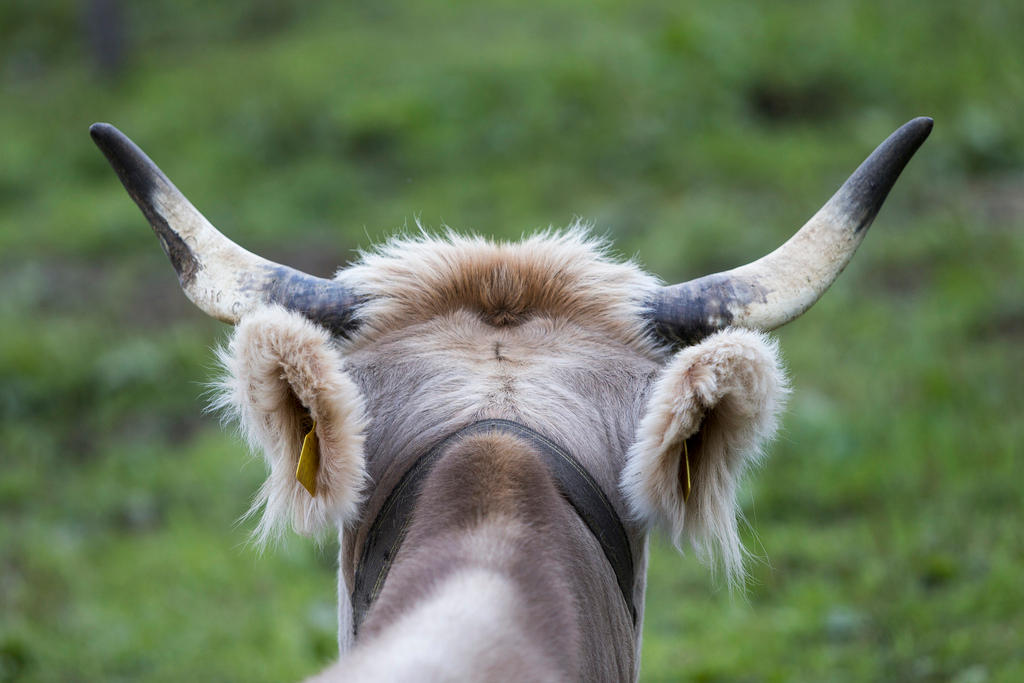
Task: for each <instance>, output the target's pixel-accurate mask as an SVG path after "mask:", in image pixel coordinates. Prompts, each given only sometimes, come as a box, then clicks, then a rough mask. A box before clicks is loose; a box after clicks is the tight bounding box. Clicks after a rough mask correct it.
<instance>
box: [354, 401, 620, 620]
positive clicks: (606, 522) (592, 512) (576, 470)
mask: <svg viewBox="0 0 1024 683" xmlns="http://www.w3.org/2000/svg"><path fill="white" fill-rule="evenodd" d="M493 432H503V433H506V434H512V435H514V436H517V437H519V438H521V439H523V440H525V441H526V442H528V443H529V444H530V445H531V446H533V447H534V448H535V449H536V451H537V452H538V453H539V454H540V455H541V457H542V460H543V462H544V464H545V465H546V466H547V467H548V470H549V471H550V472H551V475H552V477H553V478H554V480H555V485H556V487H557V488H558V491H559V493H561V494H562V497H564V498H565V500H566V501H567V502H568V503H569V504H570V505H571V506H572V507H573V509H574V510H576V513H577V514H578V515H579V517H580V519H582V520H583V523H584V524H586V525H587V528H588V529H590V532H591V533H592V534H593V535H594V537H595V538H596V539H597V542H598V543H599V544H600V546H601V550H603V551H604V556H605V558H607V560H608V563H609V564H610V565H611V569H612V571H613V572H614V573H615V579H616V582H617V583H618V585H619V590H620V591H621V593H622V599H623V600H624V601H625V605H626V609H627V611H628V612H629V614H630V616H631V617H632V619H633V624H634V625H636V607H635V606H634V605H633V597H632V595H633V579H634V568H633V553H632V551H631V550H630V546H629V537H628V536H627V535H626V529H625V527H624V526H623V525H622V520H621V519H620V518H619V516H618V514H616V512H615V508H613V507H612V504H611V502H610V501H609V500H608V497H607V496H606V495H605V494H604V491H602V490H601V487H600V485H598V483H597V482H596V481H594V478H593V477H592V476H590V473H589V472H587V470H586V468H585V467H583V465H582V464H581V463H580V461H579V460H577V459H576V458H575V457H573V456H572V454H571V453H569V451H567V450H566V449H564V448H562V446H560V445H559V444H557V443H556V442H554V441H552V440H551V439H549V438H548V437H546V436H544V435H543V434H540V433H538V432H535V431H534V430H532V429H530V428H529V427H527V426H525V425H522V424H519V423H518V422H512V421H511V420H501V419H488V420H480V421H479V422H473V423H470V424H468V425H466V426H465V427H463V428H461V429H459V430H457V431H454V432H452V433H451V434H448V435H447V436H445V437H443V438H442V439H441V440H440V441H439V442H437V443H436V444H434V445H433V446H431V447H430V448H429V449H428V450H427V451H426V452H424V453H423V454H422V455H420V456H419V457H418V458H416V460H415V462H413V465H412V466H411V467H410V468H409V469H408V470H406V472H405V474H403V475H402V478H401V479H400V480H399V481H398V484H397V485H396V486H395V488H393V489H392V490H391V493H389V494H388V497H387V500H385V501H384V505H383V506H382V507H381V509H380V512H378V513H377V517H376V518H375V519H374V520H373V524H372V525H371V526H370V530H369V532H368V533H367V535H366V540H365V541H364V542H363V549H362V553H361V554H360V559H359V564H358V565H357V566H356V575H355V585H354V587H353V590H352V611H353V626H354V628H355V630H356V632H358V630H359V626H360V624H362V622H363V619H364V618H365V617H366V613H367V612H368V611H369V609H370V606H371V605H372V604H373V602H374V600H376V598H377V596H378V595H379V594H380V591H381V589H382V588H383V586H384V581H385V580H386V579H387V575H388V571H389V570H390V569H391V564H392V562H393V561H394V559H395V556H396V555H397V554H398V550H399V548H400V547H401V545H402V541H403V540H404V539H405V535H406V533H407V532H408V530H409V525H410V523H411V522H412V516H413V509H414V507H415V504H416V497H417V495H418V494H419V490H420V488H421V486H422V483H423V481H424V479H426V476H427V474H428V473H429V472H430V470H431V469H432V468H433V466H434V464H435V463H436V462H437V460H438V458H439V457H440V456H441V455H442V454H443V453H444V452H445V450H446V449H447V447H448V446H450V445H451V444H452V442H453V441H454V440H455V439H456V438H459V437H466V436H470V435H474V434H484V433H493Z"/></svg>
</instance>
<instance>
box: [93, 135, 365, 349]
mask: <svg viewBox="0 0 1024 683" xmlns="http://www.w3.org/2000/svg"><path fill="white" fill-rule="evenodd" d="M89 134H90V135H91V136H92V139H93V141H94V142H95V143H96V145H97V146H98V147H99V148H100V150H101V151H102V152H103V154H104V155H105V156H106V157H107V160H108V161H109V162H110V165H111V166H113V167H114V171H115V172H116V173H117V177H118V178H120V179H121V183H122V184H123V185H124V187H125V189H126V190H128V194H129V195H131V198H132V199H134V200H135V203H136V204H138V205H139V208H140V209H142V213H143V214H144V215H145V216H146V218H147V219H148V220H149V224H150V225H151V226H152V227H153V232H155V233H156V236H157V237H158V238H159V239H160V244H161V246H163V248H164V252H165V253H166V254H167V256H168V258H170V260H171V265H173V266H174V270H175V271H177V273H178V281H179V282H181V288H182V289H183V290H185V295H186V296H187V297H188V298H189V300H190V301H192V303H194V304H195V305H196V306H198V307H199V308H200V309H201V310H202V311H203V312H205V313H207V314H208V315H211V316H213V317H214V318H217V319H218V320H223V321H224V322H227V323H237V322H238V320H239V319H240V318H241V317H242V315H244V314H245V313H246V312H248V311H250V310H252V309H253V308H255V307H257V306H259V305H261V304H269V303H276V304H280V305H282V306H284V307H285V308H288V309H290V310H293V311H296V312H299V313H302V314H304V315H305V316H306V317H308V318H310V319H311V320H314V321H316V322H318V323H320V324H322V325H324V326H325V327H327V328H328V329H330V330H332V331H334V332H337V333H339V334H344V333H345V332H347V331H349V330H351V329H352V327H353V326H354V316H353V311H354V309H355V306H356V304H357V303H358V302H357V299H356V297H355V296H354V295H353V293H352V292H351V291H350V290H349V289H347V288H346V287H343V286H342V285H341V284H339V283H337V282H335V281H334V280H326V279H324V278H318V277H314V276H312V275H307V274H306V273H303V272H301V271H298V270H295V269H293V268H289V267H288V266H282V265H279V264H277V263H274V262H273V261H268V260H267V259H265V258H262V257H260V256H257V255H256V254H253V253H250V252H248V251H246V250H245V249H243V248H242V247H240V246H238V245H237V244H235V243H234V242H232V241H231V240H229V239H228V238H227V237H225V236H224V235H222V234H221V233H220V232H219V231H218V230H217V229H216V228H215V227H213V225H211V224H210V222H209V221H208V220H206V218H204V217H203V215H202V214H201V213H199V211H197V210H196V208H195V207H194V206H192V204H190V203H189V201H188V200H187V199H185V196H184V195H183V194H182V193H181V192H180V191H179V190H178V188H176V187H175V186H174V184H173V183H172V182H171V181H170V180H168V178H167V176H165V175H164V174H163V172H162V171H161V170H160V169H159V168H157V166H156V164H154V163H153V162H152V160H151V159H150V158H149V157H148V156H146V154H145V152H143V151H142V150H141V149H139V148H138V146H136V145H135V143H134V142H132V141H131V140H129V139H128V137H127V136H126V135H124V134H123V133H122V132H121V131H119V130H118V129H117V128H114V127H113V126H111V125H110V124H109V123H94V124H93V125H92V126H90V127H89Z"/></svg>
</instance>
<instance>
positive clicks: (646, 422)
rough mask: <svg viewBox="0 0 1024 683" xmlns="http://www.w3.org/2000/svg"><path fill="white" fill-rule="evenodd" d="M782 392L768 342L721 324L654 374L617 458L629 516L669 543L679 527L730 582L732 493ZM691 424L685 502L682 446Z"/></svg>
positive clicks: (735, 563)
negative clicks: (653, 526) (662, 530)
mask: <svg viewBox="0 0 1024 683" xmlns="http://www.w3.org/2000/svg"><path fill="white" fill-rule="evenodd" d="M787 393H788V385H787V382H786V377H785V373H784V371H783V369H782V367H781V363H780V361H779V357H778V347H777V345H776V343H775V342H774V341H773V340H772V339H770V338H769V337H767V336H766V335H763V334H761V333H758V332H752V331H749V330H740V329H726V330H723V331H721V332H718V333H716V334H713V335H711V336H710V337H708V338H707V339H705V340H704V341H702V342H701V343H699V344H696V345H694V346H691V347H688V348H686V349H683V350H682V351H680V352H679V353H677V354H676V355H675V357H674V358H673V359H672V360H671V362H669V364H668V365H666V366H665V368H664V369H663V370H662V371H661V374H660V376H659V378H658V379H657V381H656V383H655V385H654V387H653V389H652V392H651V396H650V398H649V400H648V403H647V411H646V414H645V415H644V418H643V420H642V421H641V423H640V427H639V429H638V431H637V440H636V442H635V443H634V444H633V446H632V448H631V449H630V451H629V453H628V454H627V457H626V467H625V469H624V470H623V473H622V489H623V492H624V493H625V495H626V498H627V500H628V501H629V504H630V507H631V508H632V510H633V512H634V513H635V514H636V515H637V517H638V518H640V519H641V520H643V521H646V522H648V523H651V522H660V523H662V524H664V525H665V526H666V527H667V528H668V530H669V532H670V534H671V536H672V540H673V542H674V543H676V545H677V547H678V546H679V543H680V539H681V537H682V535H683V534H684V533H685V534H686V536H687V537H688V538H689V540H690V542H691V544H692V545H693V546H694V548H695V549H696V550H697V552H698V555H699V556H700V557H701V558H702V559H705V560H708V559H712V558H713V557H714V556H715V555H716V554H718V555H719V556H720V557H721V559H722V563H723V564H724V566H725V570H726V574H727V576H728V579H729V582H730V584H733V585H735V584H736V583H737V582H738V581H740V580H741V579H742V577H743V556H744V555H743V549H742V546H741V544H740V540H739V534H738V531H737V521H736V518H737V514H738V513H739V506H738V504H737V501H736V490H737V487H738V485H739V482H740V479H741V477H742V474H743V472H744V470H745V469H746V467H747V466H748V465H750V464H753V463H756V462H758V461H759V459H760V457H761V447H762V445H763V444H764V442H765V441H766V440H768V439H770V438H771V437H772V436H773V435H774V433H775V429H776V427H777V424H778V415H779V413H780V411H781V410H782V408H783V405H784V403H785V398H786V394H787ZM698 430H701V432H702V433H701V440H700V446H699V447H697V448H694V447H691V448H690V450H689V459H690V470H691V481H692V483H693V487H692V491H691V494H690V498H689V500H688V501H687V502H685V503H684V502H683V492H682V488H681V484H680V468H681V467H683V465H682V455H683V451H682V449H683V442H684V441H685V440H686V439H688V438H690V437H692V436H693V435H694V434H696V432H697V431H698ZM684 476H685V475H684Z"/></svg>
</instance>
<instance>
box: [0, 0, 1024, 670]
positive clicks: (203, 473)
mask: <svg viewBox="0 0 1024 683" xmlns="http://www.w3.org/2000/svg"><path fill="white" fill-rule="evenodd" d="M88 5H89V3H88V2H84V1H83V2H72V1H71V0H44V1H43V2H36V1H29V0H8V1H7V2H5V3H3V4H2V5H0V88H2V98H0V131H2V132H0V449H2V450H0V453H2V455H0V680H27V681H69V680H106V681H117V680H155V681H159V680H249V681H261V680H266V681H276V680H282V679H294V678H297V677H301V676H303V675H306V674H309V673H312V672H314V671H315V670H317V669H318V668H319V667H321V666H322V665H324V664H325V663H326V662H328V661H329V660H330V659H331V657H332V654H333V653H334V651H335V645H334V638H335V624H334V619H335V617H334V591H335V587H334V564H335V559H334V554H335V552H336V547H333V546H331V545H330V544H329V545H328V546H327V547H326V548H323V549H317V548H316V547H315V546H314V545H312V544H311V543H310V542H308V541H306V540H305V539H300V538H296V539H292V540H290V541H288V542H287V543H285V544H284V546H283V547H281V548H279V549H276V550H273V551H270V552H267V553H266V554H265V555H263V556H262V557H261V556H259V555H258V554H257V553H256V552H254V551H253V550H252V549H251V548H250V547H249V546H247V545H246V539H247V534H248V531H249V526H248V525H247V524H241V525H237V524H236V520H237V518H238V517H239V516H240V514H241V513H242V512H243V511H244V510H245V509H246V507H247V505H248V502H249V499H250V496H251V495H252V494H253V492H254V491H255V489H256V487H257V486H258V484H259V482H260V481H261V479H262V466H261V465H260V464H259V463H258V462H255V461H250V460H249V459H248V458H247V456H246V454H245V452H244V449H243V447H242V445H241V444H240V442H239V441H238V439H237V438H236V437H235V436H234V435H233V434H232V433H231V431H230V430H224V429H221V428H220V426H219V425H218V424H217V423H216V420H215V419H213V418H211V417H208V416H204V415H203V414H202V412H201V411H202V407H203V405H204V399H203V398H202V393H203V390H204V383H205V382H207V381H209V380H210V379H211V377H212V374H213V370H212V356H211V353H210V350H209V349H210V347H211V346H212V345H213V344H215V343H217V342H218V341H220V340H223V338H224V337H225V335H226V333H227V328H226V327H225V326H224V325H221V324H220V323H217V322H214V321H210V320H207V319H206V318H204V317H203V316H202V314H200V313H199V312H198V311H196V310H194V309H193V308H192V307H191V306H190V305H189V304H188V302H187V301H186V300H185V298H184V296H183V295H182V294H181V292H180V291H179V290H178V286H177V283H176V281H175V278H174V275H173V273H172V271H171V268H170V267H169V265H168V264H167V263H166V260H165V258H164V256H163V254H162V253H161V251H160V249H159V247H158V245H157V242H156V240H155V239H154V238H153V236H152V235H151V234H150V230H149V228H148V227H147V226H146V224H145V222H144V220H143V219H142V217H141V216H140V214H139V213H138V211H137V210H136V208H135V207H134V206H133V205H132V204H131V202H130V201H129V199H128V197H127V196H126V194H125V193H124V191H123V189H122V188H121V186H120V184H119V183H118V182H117V180H116V179H115V177H114V176H113V174H112V172H111V170H110V168H109V167H108V166H107V163H106V161H105V160H104V159H103V158H102V157H101V155H100V154H99V152H98V151H97V150H96V149H95V148H94V146H93V145H92V143H91V141H90V140H89V137H88V134H87V127H88V125H89V124H90V123H92V122H93V121H98V120H106V121H110V122H113V123H114V124H116V125H118V126H119V127H120V128H122V130H124V131H125V132H126V133H128V134H129V135H131V136H132V137H133V138H134V139H135V140H136V141H137V142H139V143H140V144H141V145H142V146H143V147H144V148H145V149H146V150H147V151H148V152H149V153H150V155H151V156H153V158H154V159H156V160H157V162H158V163H160V164H161V166H162V167H163V168H164V170H165V171H166V172H167V173H168V174H169V175H170V176H171V177H172V178H173V179H174V180H175V181H176V183H177V184H178V185H179V187H181V188H182V189H183V190H184V191H185V193H186V194H187V195H188V196H189V197H190V198H191V199H192V201H193V202H194V203H195V204H196V205H197V206H199V207H200V209H201V210H202V211H203V212H204V213H206V214H207V215H208V216H209V217H210V218H211V219H212V220H213V221H214V223H216V224H217V225H218V226H219V227H220V228H221V229H222V230H223V231H224V232H226V233H227V234H228V235H230V236H232V237H233V238H235V239H236V240H237V241H239V242H240V243H242V244H244V245H245V246H247V247H248V248H250V249H253V250H255V251H259V252H261V253H263V254H265V255H267V256H268V257H270V258H274V259H276V260H279V261H283V262H286V263H289V264H292V265H294V266H297V267H301V268H304V269H306V270H307V271H309V272H313V273H315V274H318V275H329V274H330V273H331V272H332V270H333V268H334V267H335V266H336V265H339V264H343V263H345V262H346V261H347V260H349V259H350V258H351V257H352V256H353V249H355V248H357V247H359V246H367V245H370V244H372V243H374V242H377V241H379V240H381V239H383V238H384V237H386V236H387V235H390V234H392V233H394V232H395V231H396V230H401V229H403V227H404V226H408V225H412V224H413V221H414V220H416V219H417V218H418V219H419V220H421V221H422V222H423V223H424V224H425V225H427V226H430V227H433V228H439V227H441V226H443V225H450V226H452V227H454V228H456V229H459V230H467V231H476V232H479V233H482V234H486V235H492V236H495V237H499V238H516V237H518V236H519V235H521V234H522V233H524V232H530V231H532V230H535V229H538V228H544V227H547V226H548V225H554V226H563V225H566V224H568V223H570V222H571V221H572V220H573V219H574V218H575V217H577V216H580V217H584V218H586V219H589V220H591V221H593V223H594V224H595V226H596V229H597V231H598V232H599V233H601V234H607V235H608V236H609V237H611V238H612V239H613V240H614V241H615V242H616V244H617V245H618V248H619V249H620V250H621V251H622V253H624V254H626V255H636V256H637V257H638V258H639V259H640V261H641V262H642V263H644V264H645V265H646V266H647V267H648V268H649V269H650V270H652V271H654V272H656V273H658V274H659V275H661V276H662V277H664V278H665V279H666V280H681V279H686V278H690V277H694V276H697V275H701V274H704V273H706V272H709V271H713V270H720V269H724V268H728V267H732V266H734V265H737V264H739V263H743V262H746V261H749V260H752V259H754V258H756V257H758V256H759V255H761V254H762V253H765V252H767V251H768V250H770V249H772V248H774V247H775V246H776V245H777V244H779V243H781V242H782V241H783V240H784V239H786V238H787V237H788V236H789V234H790V233H791V232H792V231H793V230H794V229H795V228H796V227H798V226H799V225H800V224H802V222H803V221H804V220H805V219H806V218H807V217H808V216H809V215H810V214H811V213H812V212H813V211H815V210H816V209H817V208H818V206H819V205H820V204H822V203H823V202H824V200H825V199H827V197H828V196H829V195H830V194H831V192H832V191H833V190H834V189H835V188H836V187H837V186H838V184H839V183H840V182H841V181H842V180H843V179H844V178H845V177H846V175H847V174H848V173H849V172H850V171H852V169H853V168H854V167H855V166H856V165H857V164H858V163H859V162H860V161H861V160H862V159H863V158H864V157H865V156H866V155H867V154H868V153H869V152H870V151H871V149H872V148H873V147H874V146H875V145H876V144H877V143H878V142H879V141H881V140H882V139H883V138H884V137H885V136H886V135H888V133H889V132H891V130H893V129H894V128H895V127H896V126H898V125H899V124H901V123H903V122H904V121H906V120H908V119H910V118H911V117H913V116H916V115H920V114H927V115H931V116H934V117H935V121H936V124H935V130H934V132H933V134H932V136H931V138H930V139H929V140H928V142H927V143H926V144H925V146H924V147H923V148H922V150H921V152H920V153H919V154H918V156H917V157H916V158H915V159H914V160H913V161H912V162H911V164H910V166H909V167H908V168H907V170H906V172H905V174H904V177H903V178H902V179H901V180H900V181H899V183H898V184H897V186H896V188H895V190H894V191H893V193H892V196H891V197H890V199H889V201H888V203H887V204H886V206H885V208H884V209H883V211H882V213H881V215H880V216H879V218H878V220H877V222H876V224H875V227H874V228H873V229H872V233H871V234H870V235H869V237H868V239H867V241H866V242H865V244H864V245H863V247H862V248H861V250H860V253H859V254H858V255H857V257H856V258H855V259H854V261H853V263H852V264H851V266H850V267H849V268H848V269H847V272H846V273H844V275H843V276H842V277H841V278H840V280H839V281H838V283H837V284H836V285H835V286H834V287H833V288H832V289H831V290H830V291H829V293H828V295H827V296H826V297H825V298H824V299H823V300H822V302H821V303H819V304H818V305H817V306H816V307H815V308H814V309H813V310H812V311H811V312H810V313H808V314H807V315H806V316H804V317H803V318H801V319H800V320H799V321H797V322H795V323H793V324H791V325H789V326H788V327H786V328H785V329H784V330H782V331H780V333H779V336H780V337H781V341H782V348H783V351H784V354H785V358H786V361H787V363H788V366H789V369H790V372H791V374H792V378H793V385H794V388H795V389H794V393H793V397H792V402H791V405H790V409H789V411H788V413H787V415H786V417H785V420H784V424H783V428H782V431H781V436H780V439H779V440H778V442H777V443H776V444H775V445H774V446H773V447H772V454H771V457H770V459H769V461H768V463H767V466H766V467H765V468H764V469H763V470H761V471H760V472H758V473H757V474H756V475H755V476H754V477H752V478H751V480H750V482H749V483H748V485H747V487H746V488H745V489H744V492H743V496H742V498H743V507H744V511H745V513H746V516H747V518H748V520H749V525H750V528H749V529H748V530H747V533H746V538H747V542H748V544H749V546H750V547H751V548H752V549H754V550H755V551H756V552H757V554H758V555H760V556H761V557H762V558H763V560H762V561H761V562H759V563H757V564H755V565H754V567H753V572H752V580H751V582H750V585H749V587H748V591H747V595H746V596H745V597H744V596H736V595H730V594H729V593H728V591H727V590H725V589H724V588H723V587H722V585H721V584H720V583H719V582H716V581H715V580H713V579H712V578H711V577H710V576H709V573H708V571H707V570H706V569H705V568H704V567H702V566H700V565H699V564H698V563H697V562H696V561H695V560H694V558H693V557H692V555H690V554H687V555H686V556H684V557H680V556H678V555H677V554H676V553H675V552H674V551H673V550H671V549H670V548H667V547H666V546H665V545H664V543H663V541H660V540H655V541H654V543H653V548H654V551H653V559H652V564H651V570H650V588H649V593H648V603H647V622H646V624H645V630H644V653H643V657H644V660H643V669H642V678H643V680H646V681H672V680H700V681H790V680H794V681H802V680H805V681H821V680H836V681H876V680H892V681H906V680H921V681H950V680H951V681H958V682H960V683H979V682H982V681H1018V680H1024V582H1022V580H1021V574H1022V572H1021V569H1022V561H1024V531H1022V527H1021V524H1022V509H1024V504H1022V502H1024V496H1022V490H1021V467H1020V465H1019V464H1018V462H1017V460H1016V459H1017V457H1018V456H1020V454H1021V446H1020V443H1021V439H1022V436H1024V434H1022V432H1024V429H1022V419H1021V410H1022V406H1024V382H1022V378H1021V366H1022V363H1024V294H1022V282H1021V271H1022V269H1024V126H1022V123H1021V114H1020V111H1021V106H1022V104H1024V42H1021V40H1020V30H1021V27H1024V4H1022V3H1019V2H1010V1H1009V0H1007V1H1005V2H1000V1H998V0H975V2H971V3H966V2H961V1H958V0H933V1H932V2H928V3H922V2H910V1H909V0H886V1H881V0H871V1H868V2H853V1H851V0H822V1H821V2H817V3H803V2H790V1H786V2H777V3H756V4H755V3H751V2H746V1H739V0H722V1H720V2H717V3H698V2H693V1H689V0H683V1H679V0H675V1H671V2H670V1H668V0H663V1H660V2H639V1H636V2H606V1H599V2H594V1H588V2H583V1H582V0H577V1H574V0H562V1H559V2H546V3H536V4H533V3H523V2H512V1H506V2H501V1H487V2H481V1H475V2H434V3H398V2H391V1H389V0H374V1H372V2H370V1H366V2H349V3H331V2H320V1H313V0H307V1H306V2H303V3H290V4H286V3H279V2H273V1H272V0H256V1H255V2H249V3H244V4H242V3H237V4H231V5H228V4H226V3H208V2H199V1H198V0H184V1H181V2H170V1H169V0H154V1H150V2H145V3H133V4H129V3H124V4H123V7H122V11H121V15H120V16H121V18H120V25H121V26H122V27H123V36H124V43H123V52H122V60H121V62H120V68H118V69H113V70H111V69H107V70H103V69H99V68H98V67H97V60H96V58H95V53H96V48H95V47H94V45H95V37H92V38H91V37H90V36H95V32H93V33H90V31H89V30H88V26H90V21H89V18H88V17H89V12H88V11H87V10H86V9H85V8H86V7H87V6H88ZM100 23H101V25H104V26H106V27H107V29H109V28H110V27H111V26H114V25H115V24H112V23H110V22H106V23H104V22H100ZM100 33H103V32H102V31H101V32H100Z"/></svg>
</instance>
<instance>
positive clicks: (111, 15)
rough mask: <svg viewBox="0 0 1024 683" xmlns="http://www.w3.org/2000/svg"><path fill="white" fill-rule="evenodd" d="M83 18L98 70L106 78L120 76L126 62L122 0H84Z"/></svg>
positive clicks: (93, 60) (92, 55) (93, 59)
mask: <svg viewBox="0 0 1024 683" xmlns="http://www.w3.org/2000/svg"><path fill="white" fill-rule="evenodd" d="M82 20H83V23H84V25H85V31H86V34H87V36H88V39H89V49H90V53H91V57H92V62H93V67H94V68H95V69H96V73H97V74H98V75H99V77H100V78H101V79H103V80H105V81H114V80H117V78H118V77H119V76H120V75H121V73H122V72H123V71H124V63H125V23H124V12H123V11H122V9H121V3H120V2H119V1H118V0H82Z"/></svg>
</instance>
